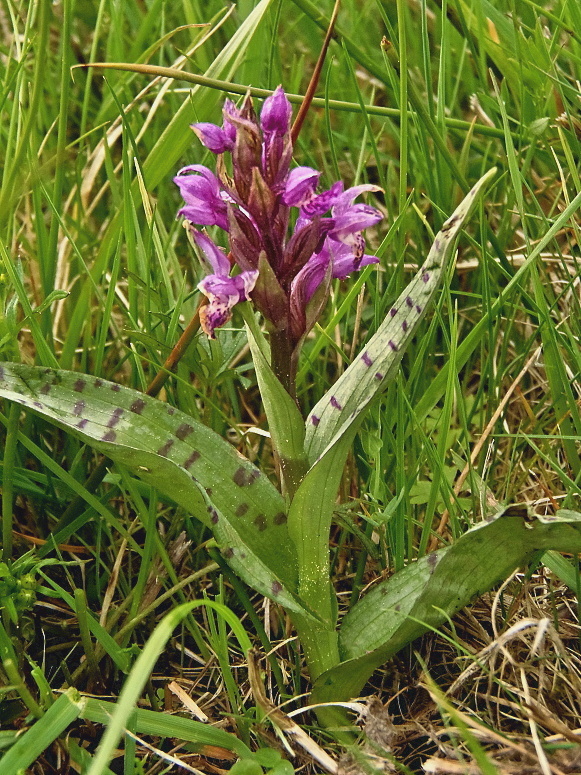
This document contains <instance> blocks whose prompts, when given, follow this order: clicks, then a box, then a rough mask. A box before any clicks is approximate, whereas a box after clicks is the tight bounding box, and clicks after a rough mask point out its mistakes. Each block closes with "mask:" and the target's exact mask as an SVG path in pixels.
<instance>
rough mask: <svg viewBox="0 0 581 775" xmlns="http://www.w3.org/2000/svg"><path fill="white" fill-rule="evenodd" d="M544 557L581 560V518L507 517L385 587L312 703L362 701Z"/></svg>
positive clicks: (354, 624)
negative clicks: (437, 634)
mask: <svg viewBox="0 0 581 775" xmlns="http://www.w3.org/2000/svg"><path fill="white" fill-rule="evenodd" d="M543 550H545V551H546V550H555V551H560V552H573V553H578V552H581V514H580V513H578V512H574V511H568V510H564V509H563V510H562V511H559V512H557V515H556V516H554V517H529V516H522V515H520V514H514V512H512V511H511V510H510V509H506V510H504V511H501V512H500V513H499V514H497V515H495V516H494V517H493V518H492V519H491V520H490V521H486V522H484V523H481V524H479V525H476V526H475V527H473V528H472V529H471V530H469V531H468V532H467V533H465V534H464V535H463V536H462V537H461V538H459V539H458V540H457V541H456V542H455V543H454V544H452V546H448V547H445V548H444V549H440V550H439V551H437V552H433V553H432V554H428V555H426V556H425V557H422V558H421V559H420V560H418V561H417V562H414V563H412V564H410V565H408V566H407V567H406V568H404V569H403V570H402V571H400V572H399V573H396V574H395V575H394V576H392V577H391V578H389V579H387V580H386V581H383V582H381V583H379V584H377V585H376V586H374V587H373V588H372V590H371V591H370V592H369V593H368V594H367V595H365V597H364V598H362V599H361V600H360V601H359V602H358V603H357V604H356V605H355V606H353V608H352V609H351V611H350V612H349V613H348V614H347V615H346V617H345V619H344V620H343V623H342V626H341V629H340V632H339V644H340V649H341V656H342V658H343V660H344V661H343V662H342V663H341V664H340V665H338V666H337V667H335V668H333V669H331V670H328V671H327V672H326V673H325V674H324V675H322V676H321V677H320V679H319V680H318V681H317V683H316V685H315V688H314V693H313V697H312V701H313V702H324V701H326V700H342V699H347V698H349V697H355V696H357V695H358V694H359V693H360V691H361V689H362V687H363V686H364V684H365V682H366V680H367V679H368V678H369V676H370V675H371V673H372V672H373V671H374V670H375V669H376V668H377V667H379V665H381V664H383V663H384V662H385V661H386V660H388V659H390V657H392V656H393V655H394V654H396V653H397V652H398V651H399V650H400V649H402V648H403V647H404V646H405V645H407V644H408V643H410V641H412V640H414V638H417V637H419V636H420V635H422V634H423V633H424V632H426V631H427V630H429V629H431V628H434V627H438V626H439V625H441V624H442V623H443V622H445V621H447V620H448V618H449V617H450V616H453V615H454V614H455V613H456V612H457V611H459V610H460V609H461V608H463V607H464V606H465V605H467V603H469V602H470V600H471V599H472V598H473V597H476V596H477V595H482V594H484V593H485V592H487V591H488V590H489V589H491V588H492V587H493V586H494V585H495V584H497V583H498V582H499V581H501V580H503V579H505V578H507V577H508V576H509V575H510V574H511V573H512V572H513V571H514V570H516V569H517V568H518V567H519V566H521V565H526V564H527V562H528V561H529V560H530V559H531V558H532V556H533V555H534V554H535V553H536V552H539V551H543Z"/></svg>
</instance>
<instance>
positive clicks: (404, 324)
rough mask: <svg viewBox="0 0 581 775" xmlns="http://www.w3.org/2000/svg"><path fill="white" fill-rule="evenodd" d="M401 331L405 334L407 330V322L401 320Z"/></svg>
mask: <svg viewBox="0 0 581 775" xmlns="http://www.w3.org/2000/svg"><path fill="white" fill-rule="evenodd" d="M401 330H402V331H404V333H405V331H407V330H408V322H407V320H402V323H401Z"/></svg>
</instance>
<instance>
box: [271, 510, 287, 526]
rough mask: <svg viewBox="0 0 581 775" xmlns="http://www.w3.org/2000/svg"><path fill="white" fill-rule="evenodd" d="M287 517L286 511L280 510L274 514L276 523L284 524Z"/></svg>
mask: <svg viewBox="0 0 581 775" xmlns="http://www.w3.org/2000/svg"><path fill="white" fill-rule="evenodd" d="M286 519H287V517H286V514H285V513H284V511H279V512H278V514H275V515H274V519H273V520H272V521H273V522H274V524H275V525H284V523H285V522H286Z"/></svg>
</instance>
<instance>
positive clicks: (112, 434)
mask: <svg viewBox="0 0 581 775" xmlns="http://www.w3.org/2000/svg"><path fill="white" fill-rule="evenodd" d="M116 438H117V434H116V433H115V431H107V433H105V435H104V436H103V438H102V439H101V441H115V439H116Z"/></svg>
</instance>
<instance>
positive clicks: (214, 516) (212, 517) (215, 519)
mask: <svg viewBox="0 0 581 775" xmlns="http://www.w3.org/2000/svg"><path fill="white" fill-rule="evenodd" d="M208 511H209V512H210V521H211V522H212V524H213V525H217V524H218V512H217V511H216V509H212V508H209V509H208Z"/></svg>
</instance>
